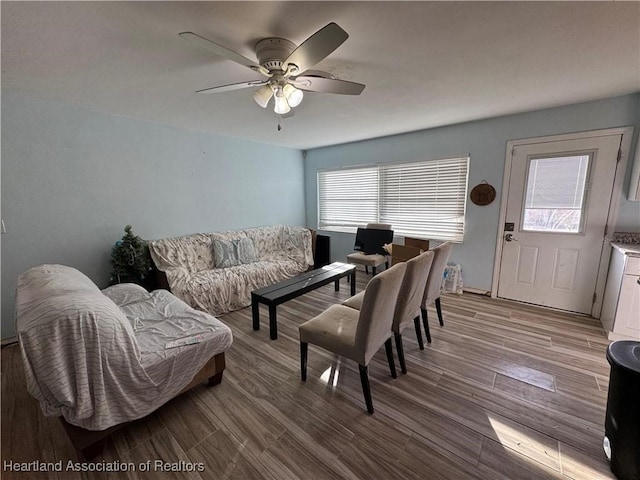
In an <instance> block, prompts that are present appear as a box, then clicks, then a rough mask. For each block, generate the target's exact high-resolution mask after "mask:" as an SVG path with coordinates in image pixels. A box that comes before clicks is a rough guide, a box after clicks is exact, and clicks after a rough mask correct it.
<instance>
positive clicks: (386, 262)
mask: <svg viewBox="0 0 640 480" xmlns="http://www.w3.org/2000/svg"><path fill="white" fill-rule="evenodd" d="M384 268H385V269H389V260H386V261H385V262H384Z"/></svg>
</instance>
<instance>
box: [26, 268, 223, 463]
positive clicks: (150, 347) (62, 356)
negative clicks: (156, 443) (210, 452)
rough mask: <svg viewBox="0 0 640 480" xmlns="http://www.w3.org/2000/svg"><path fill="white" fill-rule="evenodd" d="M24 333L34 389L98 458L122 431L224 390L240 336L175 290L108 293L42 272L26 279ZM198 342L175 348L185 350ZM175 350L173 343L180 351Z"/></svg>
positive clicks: (71, 274)
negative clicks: (193, 395) (192, 391)
mask: <svg viewBox="0 0 640 480" xmlns="http://www.w3.org/2000/svg"><path fill="white" fill-rule="evenodd" d="M16 329H17V334H18V339H19V342H20V348H21V353H22V358H23V363H24V367H25V374H26V380H27V389H28V391H29V393H30V394H31V395H32V396H34V397H35V398H36V399H37V400H38V401H39V403H40V407H41V409H42V412H43V413H44V415H46V416H59V417H62V418H63V419H64V421H63V425H65V428H66V429H67V433H69V436H70V438H71V440H72V442H73V443H74V446H75V447H76V449H78V450H80V451H81V452H83V453H84V454H85V456H87V457H90V456H92V455H93V454H95V453H97V452H98V451H99V448H100V445H98V448H97V449H95V448H93V444H94V443H95V441H96V439H97V440H101V439H102V440H103V438H104V437H105V436H106V435H107V434H108V433H110V432H111V431H113V430H114V429H115V426H118V425H121V424H123V423H126V422H129V421H132V420H135V419H138V418H142V417H144V416H146V415H148V414H149V413H151V412H153V411H154V410H156V409H157V408H159V407H160V406H161V405H163V404H164V403H166V402H167V401H169V400H170V399H172V398H174V397H175V396H177V395H178V394H180V393H182V392H183V391H185V390H186V389H188V388H190V387H192V386H195V385H196V384H198V383H201V382H203V381H206V380H207V379H209V380H210V383H213V384H215V383H219V382H220V381H221V379H222V371H223V369H224V351H225V350H226V349H227V348H229V346H230V345H231V342H232V335H231V330H230V329H229V328H228V327H227V326H226V325H224V324H223V323H222V322H220V321H219V320H217V319H216V318H214V317H212V316H211V315H208V314H206V313H204V312H200V311H197V310H194V309H193V308H191V307H189V306H188V305H186V304H185V303H184V302H183V301H181V300H180V299H178V298H176V297H175V296H173V295H172V294H171V293H169V292H167V291H166V290H156V291H153V292H151V293H148V292H147V291H146V290H145V289H143V288H142V287H140V286H138V285H134V284H120V285H114V286H112V287H108V288H106V289H105V290H103V291H101V290H100V289H99V288H98V287H97V286H96V285H95V284H94V283H93V282H92V281H91V280H90V279H89V278H88V277H86V276H85V275H84V274H82V273H80V272H79V271H78V270H76V269H74V268H71V267H66V266H62V265H41V266H38V267H34V268H32V269H30V270H28V271H27V272H25V273H23V274H22V275H20V277H18V285H17V292H16ZM185 340H186V342H185V343H191V342H194V343H191V344H187V345H183V346H174V345H175V344H176V343H180V342H184V341H185ZM172 342H173V343H172Z"/></svg>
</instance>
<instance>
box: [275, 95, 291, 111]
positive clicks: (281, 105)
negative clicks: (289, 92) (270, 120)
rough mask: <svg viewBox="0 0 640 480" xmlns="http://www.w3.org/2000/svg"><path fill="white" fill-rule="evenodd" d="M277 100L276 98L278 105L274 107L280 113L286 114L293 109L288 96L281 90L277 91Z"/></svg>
mask: <svg viewBox="0 0 640 480" xmlns="http://www.w3.org/2000/svg"><path fill="white" fill-rule="evenodd" d="M275 100H276V105H275V107H274V108H273V111H274V112H276V113H277V114H278V115H284V114H285V113H289V112H290V111H291V107H290V106H289V103H288V102H287V98H286V97H285V96H284V95H282V93H281V92H278V93H276V96H275Z"/></svg>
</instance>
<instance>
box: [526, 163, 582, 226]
mask: <svg viewBox="0 0 640 480" xmlns="http://www.w3.org/2000/svg"><path fill="white" fill-rule="evenodd" d="M588 167H589V155H574V156H566V157H553V158H534V159H531V160H530V161H529V171H528V175H527V191H526V196H525V204H524V208H523V215H522V217H523V218H522V230H527V231H534V232H559V233H560V232H561V233H579V232H580V230H581V226H582V217H583V215H582V213H583V206H584V200H585V196H586V195H585V186H586V180H587V171H588Z"/></svg>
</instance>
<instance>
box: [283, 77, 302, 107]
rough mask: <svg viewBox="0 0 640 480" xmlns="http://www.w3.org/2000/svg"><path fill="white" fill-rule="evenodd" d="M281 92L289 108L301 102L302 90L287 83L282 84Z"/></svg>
mask: <svg viewBox="0 0 640 480" xmlns="http://www.w3.org/2000/svg"><path fill="white" fill-rule="evenodd" d="M282 92H283V93H284V96H285V97H286V99H287V103H288V104H289V106H290V107H291V108H295V107H297V106H298V105H300V103H301V102H302V98H303V97H304V94H303V93H302V90H300V89H297V88H296V87H294V86H293V85H291V84H289V83H288V84H286V85H285V86H284V88H283V89H282Z"/></svg>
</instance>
